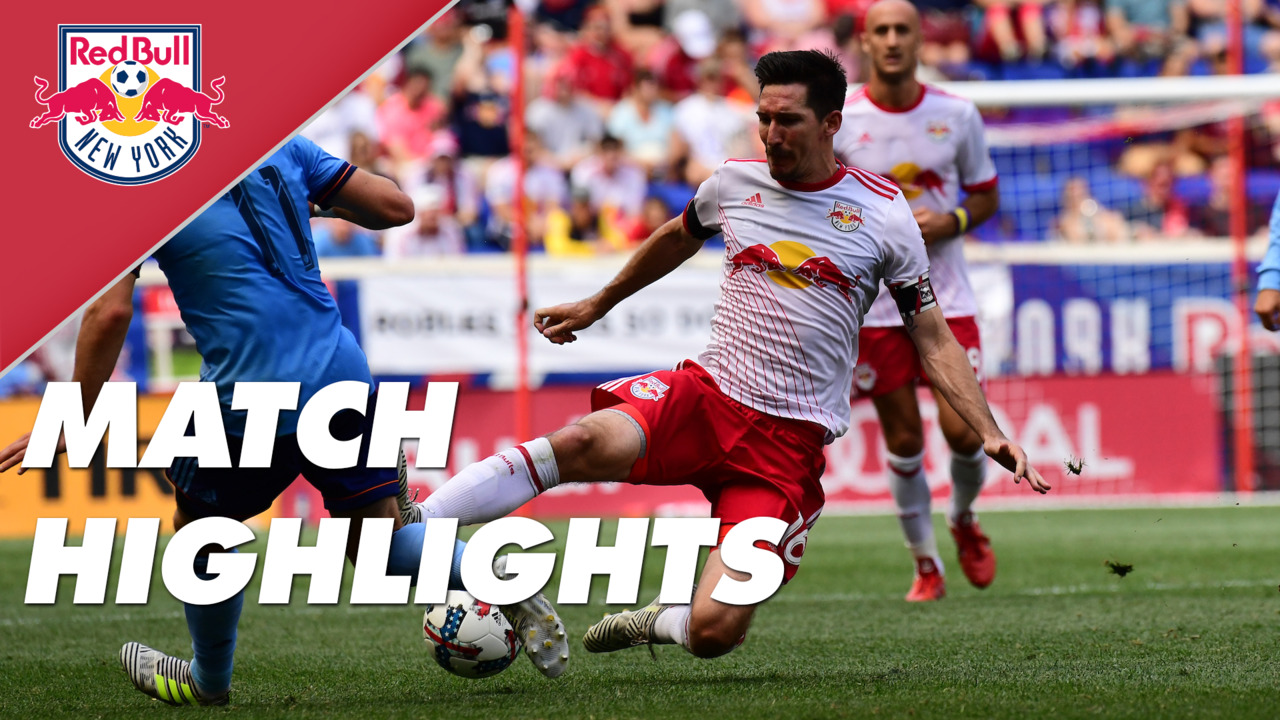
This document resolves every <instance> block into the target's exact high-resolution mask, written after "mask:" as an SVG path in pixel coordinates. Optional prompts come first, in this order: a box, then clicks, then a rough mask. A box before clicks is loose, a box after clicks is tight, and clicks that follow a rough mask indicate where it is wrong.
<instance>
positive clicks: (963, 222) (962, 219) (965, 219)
mask: <svg viewBox="0 0 1280 720" xmlns="http://www.w3.org/2000/svg"><path fill="white" fill-rule="evenodd" d="M951 214H952V215H955V216H956V235H963V234H965V233H966V232H967V231H968V230H969V211H968V210H965V209H964V208H963V207H958V208H956V209H955V210H952V211H951Z"/></svg>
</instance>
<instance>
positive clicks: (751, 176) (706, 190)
mask: <svg viewBox="0 0 1280 720" xmlns="http://www.w3.org/2000/svg"><path fill="white" fill-rule="evenodd" d="M684 222H685V227H686V228H688V229H689V232H690V233H692V234H693V235H694V236H695V237H703V238H705V237H707V236H709V235H712V234H714V233H715V232H723V233H724V240H725V260H724V277H723V280H722V281H721V283H720V298H719V300H718V301H717V302H716V307H715V314H714V316H713V317H712V320H711V342H710V344H708V345H707V349H706V350H705V351H704V352H703V353H702V354H701V355H700V356H699V358H698V362H700V363H701V364H702V366H703V367H705V368H706V369H707V371H708V372H710V373H711V375H712V377H714V378H715V379H716V382H717V383H718V384H719V386H720V390H721V391H722V392H724V393H725V394H726V395H728V396H729V397H731V398H733V399H734V400H737V401H738V402H740V403H742V404H744V405H747V406H749V407H752V408H755V409H756V410H759V411H760V412H763V413H768V414H770V415H774V416H778V417H785V418H795V419H799V420H807V421H809V422H814V423H817V424H819V425H822V426H823V427H825V428H826V429H827V441H828V442H830V441H831V440H834V439H835V438H837V437H839V436H840V435H843V434H844V433H845V431H846V430H848V429H849V390H850V388H851V387H852V381H853V366H854V363H855V362H856V360H857V357H858V328H859V327H860V326H861V323H862V317H863V314H864V313H865V312H866V310H867V308H868V307H870V305H871V302H872V301H873V300H874V299H875V297H876V293H877V291H878V290H879V288H880V281H881V279H883V280H885V282H886V283H888V284H889V285H890V286H891V287H894V288H895V292H897V294H898V295H899V296H900V297H902V298H913V300H904V301H903V302H904V303H909V304H911V308H910V310H911V311H912V312H922V311H924V310H927V309H929V308H931V307H933V305H934V302H933V297H932V294H931V293H930V291H929V290H928V287H929V284H928V276H929V259H928V256H927V255H926V253H925V249H924V240H923V239H922V238H921V237H920V228H919V227H918V226H917V225H916V223H915V220H914V219H913V218H912V216H911V209H910V207H909V206H908V205H907V203H906V201H905V200H904V199H903V198H902V193H901V192H899V191H898V189H897V188H895V187H893V185H892V183H889V182H888V181H886V180H885V179H883V178H880V177H876V176H874V175H872V174H870V173H867V172H864V171H862V170H856V169H852V168H846V167H844V166H843V165H842V166H840V167H839V168H838V169H837V171H836V173H835V175H833V176H832V177H831V178H829V179H828V180H826V181H824V182H820V183H811V184H796V183H779V182H778V181H776V180H774V179H773V177H772V176H770V175H769V166H768V164H767V163H766V162H765V161H763V160H730V161H728V162H726V163H725V164H723V165H721V166H720V168H719V169H718V170H716V171H715V173H714V174H712V176H711V177H710V178H709V179H708V180H707V181H706V182H704V183H702V185H701V186H700V187H699V188H698V193H697V195H696V196H695V197H694V199H693V201H691V202H690V203H689V205H688V207H687V208H686V209H685V214H684Z"/></svg>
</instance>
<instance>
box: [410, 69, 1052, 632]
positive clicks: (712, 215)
mask: <svg viewBox="0 0 1280 720" xmlns="http://www.w3.org/2000/svg"><path fill="white" fill-rule="evenodd" d="M755 72H756V77H757V78H758V79H759V80H760V86H761V88H762V89H761V94H760V101H759V106H758V109H757V114H758V116H759V132H760V139H761V140H762V141H763V142H764V143H765V145H766V152H767V154H768V161H767V163H766V162H763V161H729V162H726V163H725V164H723V165H721V166H720V167H719V168H718V169H717V170H716V171H715V172H714V173H713V174H712V176H711V178H710V179H708V180H707V181H705V182H704V183H702V185H701V186H700V187H699V188H698V192H697V196H696V197H695V198H694V200H693V201H691V202H690V203H689V205H688V206H687V207H686V208H685V211H684V214H683V216H682V217H679V218H675V219H672V220H670V221H669V222H667V223H666V224H665V225H663V226H662V227H661V228H659V229H658V230H657V231H656V232H655V233H654V234H653V235H652V236H651V237H650V238H649V239H648V240H647V241H646V242H645V244H644V245H642V246H641V247H640V248H639V249H638V250H637V251H636V253H635V254H634V255H633V256H632V258H631V260H630V261H629V262H628V263H627V265H626V267H624V268H623V269H622V271H621V272H620V273H619V274H618V275H617V276H616V277H615V278H614V279H613V280H612V281H611V282H609V283H608V284H607V285H606V286H605V287H604V289H602V290H601V291H600V292H598V293H596V294H595V295H593V296H591V297H589V298H587V299H585V300H581V301H578V302H573V303H568V304H565V305H558V306H555V307H552V308H547V309H542V310H538V311H536V325H537V327H538V329H539V330H541V331H542V334H543V335H544V336H545V337H546V338H548V339H549V340H550V341H551V342H553V343H557V344H560V343H566V342H572V341H573V340H575V339H576V336H575V333H576V332H578V331H580V330H583V329H584V328H587V327H589V326H590V325H591V324H592V323H594V322H595V321H597V320H599V319H600V318H602V317H604V315H605V313H607V312H608V311H609V310H610V309H611V308H613V307H614V306H615V305H617V304H618V303H619V302H620V301H622V300H623V299H624V298H626V297H628V296H630V295H632V294H634V293H636V292H638V291H639V290H641V289H642V288H644V287H645V286H647V285H649V284H651V283H653V282H655V281H657V280H658V279H659V278H661V277H662V276H664V275H666V274H667V273H669V272H671V271H672V270H673V269H675V268H676V267H677V266H679V265H680V264H681V263H683V262H684V261H685V260H688V259H689V258H690V257H692V256H693V255H694V253H696V252H697V251H698V249H699V248H700V247H701V246H702V243H703V241H704V240H706V239H707V238H708V237H710V236H712V235H714V234H716V233H717V232H721V231H722V232H723V233H724V235H725V244H726V248H727V251H726V253H725V264H724V276H723V278H724V279H723V280H722V282H721V297H720V301H719V302H718V303H717V305H716V311H715V315H714V318H713V320H712V339H711V343H710V345H709V346H708V347H707V349H706V351H705V352H703V353H702V355H701V356H700V357H699V360H698V362H697V363H695V362H693V361H689V360H686V361H684V362H681V363H680V364H679V365H678V366H677V367H676V368H675V369H674V370H669V371H657V372H653V373H648V374H643V375H638V376H635V377H631V378H623V379H620V380H616V381H614V382H610V383H605V384H604V385H602V386H600V387H599V388H596V390H595V391H594V392H593V394H592V398H591V399H592V409H593V410H594V412H592V413H591V414H590V415H588V416H586V417H585V418H583V419H582V420H580V421H578V422H577V423H575V424H573V425H569V426H567V427H564V428H561V429H560V430H557V431H556V432H554V433H552V434H551V435H549V436H548V437H545V438H539V439H537V440H533V441H531V442H527V443H524V444H523V445H520V446H518V447H515V448H512V449H511V450H508V451H505V452H501V453H498V454H497V455H495V456H493V457H490V458H488V459H486V460H484V461H481V462H479V463H476V464H474V465H472V466H470V467H468V468H465V469H464V470H463V471H462V472H461V473H459V474H458V475H457V476H455V477H454V478H453V479H452V480H450V481H449V482H448V483H446V484H445V485H444V486H443V487H442V488H440V489H439V490H437V491H436V492H435V493H433V494H432V495H431V496H430V497H428V498H427V500H426V502H424V503H422V504H421V505H420V506H419V507H420V508H421V511H422V513H423V515H425V516H426V517H457V518H459V520H460V521H461V523H462V524H470V523H476V522H485V521H488V520H492V519H495V518H498V517H501V516H503V515H506V514H507V513H510V512H511V511H513V510H515V509H516V508H518V507H520V506H521V505H523V504H524V503H525V502H527V501H528V500H530V499H532V498H533V497H534V496H535V495H537V494H538V493H540V492H542V491H544V490H546V489H549V488H551V487H554V486H555V485H557V484H559V483H561V482H604V481H625V482H631V483H640V484H653V485H677V484H691V485H694V486H696V487H698V488H699V489H701V490H702V491H703V493H704V494H705V495H706V496H707V499H708V500H710V501H711V506H712V507H711V510H712V516H713V517H717V518H720V521H721V528H720V540H721V541H723V538H724V535H725V534H726V533H727V532H728V530H729V529H730V528H731V527H732V526H733V525H734V524H735V523H738V522H741V521H743V520H746V519H748V518H752V517H759V516H770V517H775V518H779V519H782V520H784V521H786V522H787V523H789V524H790V527H789V528H788V530H787V532H786V533H785V534H784V535H783V537H782V538H781V540H780V541H779V542H778V543H777V545H775V546H771V547H769V548H768V549H769V550H771V551H773V552H776V553H777V554H778V555H779V556H780V557H781V559H782V561H783V568H784V578H786V579H789V578H790V577H791V576H792V575H794V573H795V572H796V569H797V568H798V566H799V563H800V560H801V556H802V555H803V553H804V545H805V542H806V540H807V533H808V529H809V527H811V526H812V525H813V523H814V521H815V520H816V519H817V516H818V513H819V512H821V510H822V505H823V500H824V496H823V492H822V485H821V482H820V479H821V477H822V471H823V468H824V459H823V447H824V444H825V443H827V442H831V441H832V440H833V439H835V438H836V437H837V436H839V435H841V434H843V433H844V432H845V431H846V430H847V429H848V427H849V417H850V407H849V387H850V383H851V382H852V378H853V365H854V358H856V357H857V354H858V326H859V323H860V322H861V320H862V315H863V313H864V312H865V310H866V308H867V307H868V306H870V304H871V301H872V299H873V298H874V297H875V295H876V292H877V290H878V288H879V284H880V280H881V279H882V278H883V279H885V280H887V281H888V282H889V287H890V288H891V290H892V292H893V293H894V295H895V297H896V299H897V303H898V307H899V308H900V309H901V311H902V313H903V315H904V317H905V318H906V323H907V327H908V328H910V330H911V337H912V339H913V340H914V342H915V343H916V346H917V347H918V348H919V351H920V355H921V357H923V358H924V364H925V367H927V368H928V369H929V372H930V374H931V375H932V376H933V377H934V378H936V380H937V384H938V387H939V388H941V390H942V392H943V393H944V394H945V395H946V396H947V397H948V398H949V399H950V401H951V403H952V405H953V406H954V407H955V408H957V410H958V411H959V412H960V413H961V415H962V416H963V417H965V418H966V419H967V420H968V422H969V423H971V424H972V425H973V426H974V427H976V428H978V430H979V432H980V433H981V436H982V438H983V440H984V443H985V446H984V447H985V449H986V451H987V452H988V453H989V454H990V455H991V457H993V458H995V459H996V460H997V461H999V462H1000V463H1001V464H1002V465H1004V466H1005V467H1007V468H1009V469H1010V470H1012V471H1013V472H1014V473H1015V480H1018V479H1021V478H1026V479H1027V480H1028V482H1029V483H1030V484H1031V486H1032V487H1033V488H1034V489H1036V490H1037V491H1039V492H1045V491H1046V490H1048V486H1047V485H1045V484H1044V481H1043V480H1042V479H1041V478H1040V475H1039V473H1037V472H1036V471H1035V470H1034V469H1033V468H1031V467H1030V466H1029V465H1028V464H1027V460H1026V454H1025V453H1023V451H1022V449H1021V448H1019V447H1018V446H1017V445H1015V444H1013V443H1012V442H1011V441H1010V440H1009V439H1008V438H1006V437H1005V436H1004V434H1003V433H1001V431H1000V429H999V428H998V427H997V426H996V423H995V421H994V420H993V419H992V417H991V413H990V410H989V409H988V408H987V405H986V402H985V400H984V399H983V397H982V391H981V390H980V389H979V387H978V383H977V381H976V380H975V379H974V375H973V370H972V369H971V368H970V365H969V361H968V359H967V358H966V357H965V355H964V351H963V350H962V349H961V347H960V346H959V345H958V344H957V343H956V341H955V339H954V338H953V337H952V335H951V332H950V330H948V328H947V325H946V322H945V321H944V320H943V318H942V313H941V311H939V310H938V308H937V304H936V303H935V302H934V299H933V294H932V290H931V289H930V286H929V272H928V262H927V257H926V255H925V252H924V243H923V241H922V240H921V238H920V230H919V228H918V227H917V225H916V223H915V222H914V221H913V219H912V217H911V211H910V208H909V207H908V205H907V203H906V201H905V200H904V199H903V198H902V194H901V193H900V192H899V191H898V190H897V189H896V188H894V187H893V186H892V185H891V184H890V183H888V182H887V181H885V180H883V179H880V178H876V177H874V176H872V175H870V174H869V173H863V172H862V171H859V170H855V169H852V168H847V167H845V166H844V165H842V164H841V163H839V162H838V161H837V160H836V158H835V155H834V153H833V151H832V146H831V141H832V138H833V137H834V136H835V134H836V132H837V130H839V128H840V122H841V116H840V107H841V105H842V103H843V102H844V96H845V78H844V71H843V70H842V69H841V67H840V64H839V62H838V61H836V60H835V59H834V58H832V57H831V56H829V55H826V54H824V53H821V52H817V51H798V52H786V53H770V54H768V55H765V56H764V57H763V58H761V60H760V62H759V64H758V65H757V66H756V70H755ZM724 575H728V576H730V577H733V578H735V579H737V580H746V579H747V577H748V576H747V575H745V574H743V573H739V572H736V571H733V570H729V569H728V568H727V567H726V565H725V564H724V562H722V560H721V558H720V553H719V550H718V548H717V549H713V550H712V551H711V553H710V556H709V557H708V559H707V563H706V565H705V567H704V568H703V571H702V576H701V582H700V584H699V585H698V587H697V590H696V592H695V593H694V596H693V598H692V602H691V603H688V604H677V605H661V604H659V603H658V602H657V601H655V602H654V603H653V604H651V605H650V606H649V607H646V608H644V609H642V610H639V611H636V612H622V613H618V614H615V615H610V616H607V617H606V618H605V619H604V620H602V621H600V622H599V623H597V624H596V625H594V626H593V627H592V628H591V629H590V630H588V632H587V635H586V637H585V638H584V639H583V642H584V645H585V646H586V648H587V649H588V650H590V651H593V652H607V651H612V650H621V649H623V648H627V647H631V646H633V645H639V644H646V643H660V644H662V643H669V644H678V645H681V646H683V647H685V648H686V649H688V650H689V651H690V652H691V653H693V654H694V655H697V656H699V657H714V656H717V655H722V654H724V653H727V652H729V651H730V650H732V649H733V648H734V647H736V646H737V645H738V644H739V643H740V642H741V641H742V639H743V638H744V637H745V634H746V631H747V627H748V626H749V625H750V622H751V618H752V615H753V614H754V612H755V606H736V605H727V604H724V603H721V602H719V601H717V600H713V599H712V592H713V591H714V590H715V588H716V586H717V584H718V583H719V581H720V579H721V577H722V576H724Z"/></svg>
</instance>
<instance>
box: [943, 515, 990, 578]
mask: <svg viewBox="0 0 1280 720" xmlns="http://www.w3.org/2000/svg"><path fill="white" fill-rule="evenodd" d="M951 537H953V538H955V539H956V549H957V550H958V551H959V555H960V569H961V570H963V571H964V576H965V577H967V578H969V582H971V583H973V586H974V587H976V588H984V587H986V586H988V585H990V584H991V581H992V580H995V579H996V554H995V553H994V552H992V551H991V540H990V539H989V538H988V537H987V536H986V535H983V534H982V528H981V527H979V526H978V521H977V520H976V519H974V517H973V513H971V512H969V513H965V514H964V515H962V516H961V517H960V522H958V523H956V524H955V525H952V526H951Z"/></svg>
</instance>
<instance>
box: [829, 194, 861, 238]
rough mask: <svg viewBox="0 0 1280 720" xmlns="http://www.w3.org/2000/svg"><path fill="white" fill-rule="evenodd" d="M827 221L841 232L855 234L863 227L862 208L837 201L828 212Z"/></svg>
mask: <svg viewBox="0 0 1280 720" xmlns="http://www.w3.org/2000/svg"><path fill="white" fill-rule="evenodd" d="M827 219H828V220H830V221H831V227H834V228H835V229H837V230H839V231H840V232H853V231H854V230H857V229H858V228H860V227H862V208H860V207H858V206H856V205H850V204H849V203H843V202H840V201H839V200H837V201H836V202H835V204H834V205H832V206H831V210H829V211H828V212H827Z"/></svg>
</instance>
